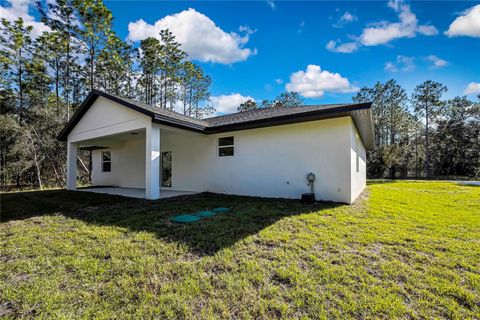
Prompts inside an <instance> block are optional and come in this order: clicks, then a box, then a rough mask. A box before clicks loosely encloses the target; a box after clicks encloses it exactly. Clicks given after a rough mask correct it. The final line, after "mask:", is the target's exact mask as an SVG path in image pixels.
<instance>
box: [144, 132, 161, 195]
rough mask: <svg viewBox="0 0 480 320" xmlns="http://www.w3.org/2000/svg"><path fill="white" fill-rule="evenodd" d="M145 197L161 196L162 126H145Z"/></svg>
mask: <svg viewBox="0 0 480 320" xmlns="http://www.w3.org/2000/svg"><path fill="white" fill-rule="evenodd" d="M145 131H146V132H145V198H147V199H149V200H156V199H159V198H160V128H159V127H158V126H154V125H150V126H147V127H146V128H145Z"/></svg>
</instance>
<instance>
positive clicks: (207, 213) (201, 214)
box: [196, 211, 216, 217]
mask: <svg viewBox="0 0 480 320" xmlns="http://www.w3.org/2000/svg"><path fill="white" fill-rule="evenodd" d="M196 215H197V216H199V217H213V216H214V215H216V213H215V212H213V211H199V212H197V213H196Z"/></svg>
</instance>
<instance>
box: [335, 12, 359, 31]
mask: <svg viewBox="0 0 480 320" xmlns="http://www.w3.org/2000/svg"><path fill="white" fill-rule="evenodd" d="M357 20H358V18H357V16H355V15H353V14H351V13H350V12H348V11H345V12H344V13H343V15H342V16H341V17H340V18H339V19H338V21H337V22H336V23H335V24H333V25H332V26H333V27H335V28H342V27H343V26H344V25H345V24H347V23H350V22H353V21H357Z"/></svg>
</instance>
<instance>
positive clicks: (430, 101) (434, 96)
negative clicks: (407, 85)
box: [412, 80, 447, 178]
mask: <svg viewBox="0 0 480 320" xmlns="http://www.w3.org/2000/svg"><path fill="white" fill-rule="evenodd" d="M446 91H447V87H446V86H444V85H443V84H441V83H438V82H435V81H431V80H427V81H425V82H423V83H422V84H420V85H418V86H417V87H415V89H414V92H413V94H412V104H413V108H414V112H415V114H417V115H418V116H419V117H423V119H424V121H425V122H424V126H425V174H426V176H427V178H429V177H430V140H429V139H430V129H431V126H432V124H433V123H434V122H435V120H436V118H437V116H438V115H439V113H440V112H441V109H442V107H443V105H444V103H443V101H442V100H441V98H442V95H443V93H444V92H446Z"/></svg>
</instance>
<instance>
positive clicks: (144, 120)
mask: <svg viewBox="0 0 480 320" xmlns="http://www.w3.org/2000/svg"><path fill="white" fill-rule="evenodd" d="M150 124H151V120H150V118H149V117H147V116H146V115H144V114H141V113H139V112H137V111H135V110H131V109H129V108H127V107H124V106H122V105H120V104H118V103H116V102H114V101H111V100H109V99H106V98H104V97H98V98H97V100H95V102H94V103H93V105H92V106H91V107H90V109H88V111H87V112H86V113H85V114H84V115H83V117H82V119H81V120H80V121H79V122H78V123H77V125H76V126H75V127H74V128H73V130H72V131H71V132H70V134H69V135H68V142H78V141H82V140H88V139H94V138H98V137H106V136H109V135H114V134H118V133H120V132H127V131H132V130H136V129H141V128H145V127H147V126H150Z"/></svg>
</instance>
